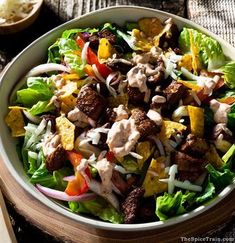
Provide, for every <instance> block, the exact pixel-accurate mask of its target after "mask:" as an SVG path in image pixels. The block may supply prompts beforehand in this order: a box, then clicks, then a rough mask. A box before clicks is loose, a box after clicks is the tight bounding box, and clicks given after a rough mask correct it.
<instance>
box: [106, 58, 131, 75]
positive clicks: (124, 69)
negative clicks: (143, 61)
mask: <svg viewBox="0 0 235 243" xmlns="http://www.w3.org/2000/svg"><path fill="white" fill-rule="evenodd" d="M107 64H108V66H109V67H111V68H112V70H114V71H120V72H121V73H122V74H124V75H126V74H127V73H128V72H129V71H130V69H131V68H132V67H133V65H132V63H128V62H123V61H122V59H116V60H115V59H114V60H113V61H110V62H108V63H107Z"/></svg>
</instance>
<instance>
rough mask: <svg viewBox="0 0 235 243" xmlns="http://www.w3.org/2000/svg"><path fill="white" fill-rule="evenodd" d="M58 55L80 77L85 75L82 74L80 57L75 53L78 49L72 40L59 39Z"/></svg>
mask: <svg viewBox="0 0 235 243" xmlns="http://www.w3.org/2000/svg"><path fill="white" fill-rule="evenodd" d="M58 47H59V53H60V55H61V56H63V57H64V62H65V63H66V64H67V65H68V66H69V67H70V68H71V69H72V70H73V71H74V72H76V73H78V74H79V76H80V77H83V76H84V75H85V73H84V70H83V69H84V65H85V64H86V63H84V62H83V61H82V59H81V57H80V56H79V55H78V54H77V53H76V51H79V50H80V48H79V47H78V45H77V43H76V41H75V40H73V39H65V38H60V39H59V41H58Z"/></svg>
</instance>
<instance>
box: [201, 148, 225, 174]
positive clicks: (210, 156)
mask: <svg viewBox="0 0 235 243" xmlns="http://www.w3.org/2000/svg"><path fill="white" fill-rule="evenodd" d="M205 158H206V159H207V160H208V161H209V162H210V163H211V164H212V165H213V166H214V167H215V168H217V169H218V168H220V167H221V166H222V165H223V164H224V162H223V160H222V159H221V158H220V156H219V155H218V153H217V150H216V148H215V147H214V146H213V145H212V144H211V145H210V149H209V151H208V152H207V153H206V154H205Z"/></svg>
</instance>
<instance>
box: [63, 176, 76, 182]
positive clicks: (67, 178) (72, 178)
mask: <svg viewBox="0 0 235 243" xmlns="http://www.w3.org/2000/svg"><path fill="white" fill-rule="evenodd" d="M75 178H76V177H75V175H71V176H65V177H64V178H63V181H73V180H74V179H75Z"/></svg>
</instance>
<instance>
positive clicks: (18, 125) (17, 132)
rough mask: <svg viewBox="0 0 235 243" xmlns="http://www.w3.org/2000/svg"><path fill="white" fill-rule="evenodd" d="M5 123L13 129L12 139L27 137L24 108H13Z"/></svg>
mask: <svg viewBox="0 0 235 243" xmlns="http://www.w3.org/2000/svg"><path fill="white" fill-rule="evenodd" d="M5 122H6V124H7V126H8V127H10V129H11V135H12V137H21V136H24V135H25V129H24V126H25V123H24V117H23V114H22V108H19V107H17V106H15V107H11V110H10V111H9V113H8V114H7V116H6V118H5Z"/></svg>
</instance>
